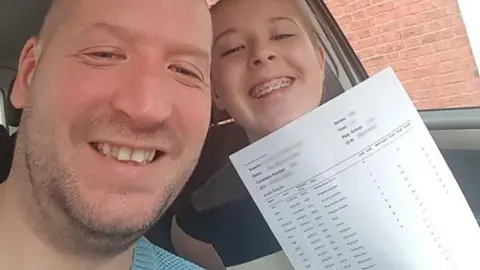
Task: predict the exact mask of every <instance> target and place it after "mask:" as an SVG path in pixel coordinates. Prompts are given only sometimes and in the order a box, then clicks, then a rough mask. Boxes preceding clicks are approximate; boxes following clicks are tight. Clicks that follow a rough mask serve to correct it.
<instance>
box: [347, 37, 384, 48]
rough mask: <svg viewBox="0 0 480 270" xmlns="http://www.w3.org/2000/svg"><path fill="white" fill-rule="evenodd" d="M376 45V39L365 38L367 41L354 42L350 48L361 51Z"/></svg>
mask: <svg viewBox="0 0 480 270" xmlns="http://www.w3.org/2000/svg"><path fill="white" fill-rule="evenodd" d="M377 44H378V38H376V37H372V38H367V39H362V40H359V41H356V42H354V43H352V46H353V48H355V50H362V49H365V48H369V47H372V46H376V45H377Z"/></svg>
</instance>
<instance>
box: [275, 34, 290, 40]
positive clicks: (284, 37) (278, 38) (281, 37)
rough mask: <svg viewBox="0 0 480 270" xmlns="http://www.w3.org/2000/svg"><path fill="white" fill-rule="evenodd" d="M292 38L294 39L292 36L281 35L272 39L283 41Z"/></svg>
mask: <svg viewBox="0 0 480 270" xmlns="http://www.w3.org/2000/svg"><path fill="white" fill-rule="evenodd" d="M290 37H293V35H292V34H279V35H275V36H273V37H272V39H273V40H282V39H286V38H290Z"/></svg>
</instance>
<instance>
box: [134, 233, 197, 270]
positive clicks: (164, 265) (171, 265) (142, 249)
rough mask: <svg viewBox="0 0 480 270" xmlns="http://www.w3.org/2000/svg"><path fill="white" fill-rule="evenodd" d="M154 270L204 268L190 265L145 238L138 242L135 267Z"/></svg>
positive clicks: (195, 269)
mask: <svg viewBox="0 0 480 270" xmlns="http://www.w3.org/2000/svg"><path fill="white" fill-rule="evenodd" d="M136 269H152V270H169V269H172V270H173V269H179V270H201V269H203V268H201V267H199V266H197V265H195V264H193V263H190V262H188V261H186V260H184V259H182V258H180V257H178V256H175V255H173V254H171V253H170V252H168V251H166V250H164V249H162V248H160V247H158V246H156V245H154V244H152V243H151V242H150V241H148V240H147V239H146V238H145V237H142V238H140V240H138V242H137V245H136V247H135V258H134V267H133V270H136Z"/></svg>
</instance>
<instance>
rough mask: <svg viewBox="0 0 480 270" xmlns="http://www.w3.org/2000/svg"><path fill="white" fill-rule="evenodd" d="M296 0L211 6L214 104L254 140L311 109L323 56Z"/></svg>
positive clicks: (231, 0) (239, 0)
mask: <svg viewBox="0 0 480 270" xmlns="http://www.w3.org/2000/svg"><path fill="white" fill-rule="evenodd" d="M295 1H299V0H222V1H220V4H219V5H218V6H216V7H214V8H213V10H212V20H213V30H214V38H215V40H214V45H213V46H214V47H213V52H212V57H213V59H212V83H213V89H214V91H215V96H214V99H215V102H216V104H217V106H218V107H219V108H220V109H226V110H228V112H229V113H230V115H231V116H232V117H233V118H234V119H235V121H236V122H237V123H238V124H239V125H240V126H242V127H243V128H244V129H245V131H246V132H247V135H248V137H249V139H250V141H255V140H257V139H259V138H261V137H263V136H265V135H267V134H269V133H271V132H273V131H275V130H277V129H279V128H281V127H282V126H284V125H286V124H287V123H289V122H291V121H293V120H295V119H297V118H299V117H300V116H302V115H304V114H305V113H307V112H309V111H311V110H313V109H314V108H316V107H317V106H318V105H319V104H320V100H321V98H322V92H323V78H324V70H323V68H324V59H323V51H322V49H321V48H318V47H317V46H314V44H313V43H312V41H311V39H310V35H309V33H308V30H307V28H306V27H305V26H304V21H305V20H303V19H302V15H301V13H300V11H299V9H298V7H297V3H296V2H295Z"/></svg>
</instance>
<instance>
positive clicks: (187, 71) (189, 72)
mask: <svg viewBox="0 0 480 270" xmlns="http://www.w3.org/2000/svg"><path fill="white" fill-rule="evenodd" d="M185 65H186V64H185ZM185 65H184V66H185ZM184 66H180V65H172V66H170V70H172V71H173V72H175V73H177V74H180V75H182V76H185V77H190V78H193V79H196V80H199V81H202V80H203V78H202V75H200V74H199V73H200V71H198V70H197V69H196V68H195V67H193V66H192V67H184Z"/></svg>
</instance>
